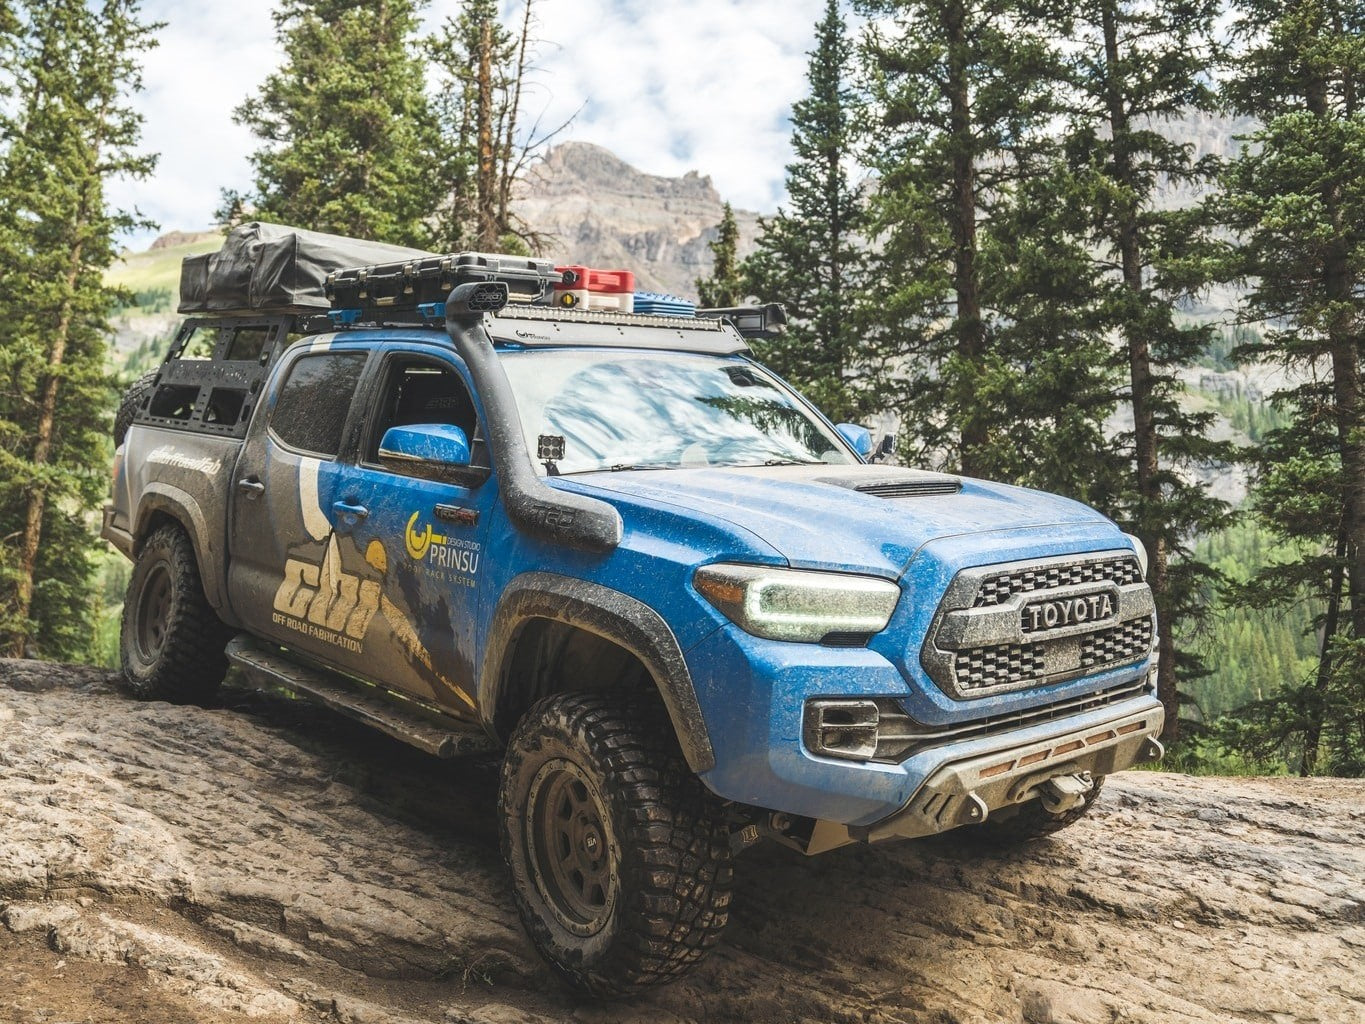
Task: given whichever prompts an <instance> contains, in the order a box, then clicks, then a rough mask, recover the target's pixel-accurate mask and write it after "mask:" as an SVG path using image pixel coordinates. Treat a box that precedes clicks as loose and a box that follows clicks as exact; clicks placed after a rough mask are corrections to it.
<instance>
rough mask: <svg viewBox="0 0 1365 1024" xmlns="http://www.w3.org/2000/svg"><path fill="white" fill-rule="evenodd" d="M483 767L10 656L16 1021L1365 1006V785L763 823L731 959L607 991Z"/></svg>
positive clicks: (9, 884) (4, 769)
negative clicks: (999, 830)
mask: <svg viewBox="0 0 1365 1024" xmlns="http://www.w3.org/2000/svg"><path fill="white" fill-rule="evenodd" d="M496 784H497V766H496V764H495V763H492V762H464V763H443V762H440V761H437V760H435V759H432V758H428V757H426V756H424V755H421V754H419V753H417V752H414V751H410V750H408V749H406V748H404V747H402V746H400V745H398V744H396V743H394V742H392V741H390V740H388V739H387V738H385V737H382V736H377V735H375V734H372V733H369V732H367V731H365V730H364V729H362V728H361V727H359V726H355V725H353V724H351V723H349V722H346V721H344V720H341V719H337V718H335V717H332V716H330V715H329V714H327V713H325V712H323V711H321V710H319V709H315V708H313V707H312V706H309V705H304V704H300V703H297V702H294V701H289V700H287V699H284V698H280V697H267V696H263V695H259V694H255V693H253V692H251V691H247V690H244V689H236V688H234V687H232V686H231V685H229V686H228V687H227V688H226V689H225V690H224V694H223V699H222V702H221V706H219V707H216V708H212V709H204V708H195V707H176V706H172V705H169V704H163V703H149V704H143V703H137V702H135V701H132V700H130V699H128V698H127V697H126V696H124V695H123V694H122V693H120V692H119V690H118V688H117V686H116V685H115V683H114V680H113V679H112V677H110V676H109V675H108V674H107V673H103V672H99V671H97V670H92V669H86V668H74V667H67V666H52V665H39V664H36V663H32V662H0V822H3V823H4V832H3V834H2V835H0V924H2V925H3V927H0V976H4V977H6V978H8V979H9V982H10V983H9V986H8V988H6V987H4V986H0V1021H3V1022H5V1024H30V1022H35V1024H36V1022H38V1021H50V1020H66V1019H77V1018H78V1019H82V1020H90V1021H111V1022H112V1021H125V1020H126V1021H138V1022H145V1024H158V1022H162V1021H164V1022H167V1024H169V1022H172V1021H174V1022H177V1024H178V1022H182V1021H203V1022H213V1024H217V1022H220V1021H234V1020H252V1021H259V1022H264V1024H272V1022H275V1021H295V1020H320V1019H321V1020H333V1021H338V1022H357V1024H358V1022H394V1024H404V1022H433V1024H434V1022H455V1021H459V1022H471V1024H472V1022H495V1021H496V1022H507V1024H513V1022H516V1024H538V1022H542V1021H560V1020H568V1019H572V1020H575V1021H582V1022H601V1024H607V1022H616V1021H635V1020H639V1021H669V1022H684V1021H698V1022H702V1021H706V1022H711V1021H754V1022H774V1024H776V1022H778V1021H782V1022H786V1021H838V1022H845V1021H846V1022H854V1021H857V1022H887V1024H890V1022H906V1024H909V1022H921V1021H924V1022H929V1021H932V1022H942V1024H947V1022H953V1024H1001V1022H1007V1024H1100V1022H1104V1024H1113V1022H1144V1021H1151V1022H1176V1024H1180V1022H1191V1024H1193V1022H1210V1024H1212V1022H1224V1021H1247V1022H1251V1021H1255V1022H1258V1024H1260V1022H1267V1021H1272V1022H1283V1024H1290V1022H1309V1021H1324V1022H1325V1021H1333V1022H1337V1021H1340V1022H1347V1021H1357V1020H1362V1021H1365V970H1362V967H1363V966H1365V889H1363V888H1362V885H1361V883H1362V880H1363V879H1365V782H1360V781H1344V780H1328V779H1313V780H1298V779H1203V778H1200V779H1196V778H1189V777H1185V776H1178V775H1164V774H1160V773H1153V772H1132V773H1126V774H1124V775H1123V776H1121V777H1118V778H1115V779H1113V780H1111V783H1110V785H1109V786H1107V787H1106V791H1105V796H1104V799H1103V800H1102V802H1101V803H1100V804H1099V805H1098V806H1097V807H1096V810H1095V812H1094V813H1093V815H1092V816H1091V817H1090V818H1089V819H1087V820H1086V821H1084V822H1082V823H1080V824H1079V825H1077V826H1075V827H1073V828H1072V829H1070V830H1068V831H1066V832H1065V833H1062V834H1061V835H1059V836H1057V837H1055V838H1052V839H1049V840H1046V841H1043V842H1040V843H1038V844H1036V845H1034V846H1032V847H1030V848H1028V849H1027V850H1024V851H1014V852H1009V853H1002V852H998V851H995V852H993V851H989V850H986V849H983V848H981V847H979V846H978V845H977V844H975V843H973V842H970V841H968V837H964V836H960V835H949V836H945V837H942V838H940V839H937V840H933V841H926V842H919V843H904V844H899V845H894V846H886V847H880V848H874V849H869V848H862V847H853V848H846V849H844V850H840V851H837V852H835V853H832V854H828V855H826V856H824V857H820V858H814V859H805V858H802V857H799V856H797V855H796V854H793V853H790V852H788V851H785V850H781V849H776V848H770V849H769V848H759V849H756V850H753V851H750V852H749V853H748V854H746V855H745V857H744V858H743V859H742V860H741V862H740V864H739V870H738V892H737V895H736V898H735V902H734V911H733V914H732V918H731V925H730V929H729V931H728V932H727V935H726V939H725V941H724V942H723V944H722V946H721V948H720V949H719V950H718V951H717V952H716V954H715V955H713V956H712V957H711V959H710V960H708V961H707V962H706V963H705V964H704V965H703V966H702V968H701V969H700V970H699V971H698V972H697V973H695V974H694V975H692V976H691V977H690V978H688V979H687V980H685V981H683V982H681V983H678V984H675V985H673V986H671V987H668V988H664V989H660V990H656V991H653V992H649V993H646V994H644V995H642V996H640V997H639V998H638V999H635V1000H633V1001H629V1002H623V1003H614V1004H595V1003H592V1002H588V1001H584V1000H581V999H578V998H576V997H574V996H572V995H570V994H568V993H566V992H564V991H563V990H562V989H560V988H559V987H558V986H557V984H556V982H555V981H554V979H553V976H552V975H551V974H550V972H549V971H548V969H547V968H546V967H545V966H544V965H543V964H542V963H541V962H540V961H539V960H538V958H537V957H536V955H535V953H534V951H533V950H532V948H531V947H530V945H529V943H528V942H527V940H526V939H525V937H524V935H523V934H522V931H521V928H520V926H519V923H518V921H517V918H516V913H515V910H514V908H513V905H512V900H511V897H510V893H509V892H508V888H507V882H506V879H505V876H504V872H503V866H502V864H501V860H500V858H499V855H498V851H497V842H496V828H495V823H494V820H493V814H494V797H495V789H496Z"/></svg>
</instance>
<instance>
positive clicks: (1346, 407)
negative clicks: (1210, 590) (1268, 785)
mask: <svg viewBox="0 0 1365 1024" xmlns="http://www.w3.org/2000/svg"><path fill="white" fill-rule="evenodd" d="M1234 34H1235V38H1236V39H1237V41H1238V42H1239V43H1240V47H1241V52H1239V53H1238V54H1237V60H1236V62H1235V64H1234V65H1233V67H1234V69H1235V73H1234V75H1233V76H1232V78H1231V80H1230V81H1229V82H1228V84H1227V86H1226V91H1227V94H1228V96H1229V98H1230V100H1231V103H1232V105H1233V107H1234V109H1235V110H1236V111H1237V112H1238V113H1240V114H1244V115H1247V116H1249V117H1251V118H1254V119H1255V120H1256V121H1257V122H1258V123H1259V124H1260V125H1261V127H1260V128H1258V129H1257V130H1256V131H1254V132H1253V133H1252V134H1251V136H1250V137H1249V138H1248V139H1247V140H1246V143H1247V144H1246V145H1245V146H1244V147H1243V149H1242V150H1241V152H1240V154H1239V155H1238V157H1237V158H1236V159H1235V160H1234V161H1232V163H1231V164H1230V165H1229V166H1228V168H1227V169H1226V172H1225V174H1224V175H1223V178H1222V185H1223V190H1224V194H1223V195H1222V197H1221V198H1220V200H1219V203H1218V208H1219V210H1220V211H1221V213H1222V215H1223V218H1224V222H1225V223H1226V225H1227V227H1228V229H1229V230H1230V231H1231V232H1233V233H1234V234H1235V236H1236V238H1237V240H1238V243H1239V244H1238V245H1237V246H1236V247H1235V249H1234V250H1233V251H1232V252H1231V254H1230V257H1229V260H1228V265H1227V273H1228V275H1229V276H1230V277H1232V278H1234V279H1239V280H1244V281H1246V282H1248V284H1249V291H1248V294H1247V297H1246V299H1245V303H1244V308H1243V310H1242V314H1241V315H1242V319H1243V320H1244V321H1247V322H1255V323H1259V324H1261V325H1263V326H1262V329H1263V331H1264V342H1263V343H1262V344H1260V345H1254V346H1252V347H1251V352H1252V354H1255V355H1258V356H1261V357H1266V358H1272V359H1276V360H1278V361H1280V362H1282V363H1283V364H1285V365H1286V366H1288V367H1291V368H1294V369H1296V370H1297V371H1298V372H1299V375H1300V377H1301V378H1306V379H1307V381H1306V383H1303V384H1301V385H1299V386H1297V387H1294V388H1290V389H1287V390H1286V391H1284V392H1283V393H1281V394H1280V395H1278V396H1276V401H1277V402H1279V403H1280V404H1281V405H1283V406H1284V407H1285V408H1286V409H1288V410H1289V411H1290V412H1291V414H1292V417H1293V422H1292V424H1291V426H1290V427H1289V428H1287V429H1282V430H1276V431H1271V432H1270V433H1269V434H1268V436H1267V438H1266V440H1265V442H1264V444H1263V445H1262V447H1261V449H1260V452H1259V453H1258V461H1259V468H1260V471H1259V474H1258V479H1257V482H1256V484H1257V486H1256V491H1255V507H1256V511H1257V514H1258V515H1259V516H1260V517H1261V518H1262V519H1263V520H1264V521H1265V522H1266V523H1267V524H1268V525H1269V526H1270V527H1271V528H1272V529H1273V530H1274V531H1275V532H1276V533H1277V534H1279V535H1280V536H1281V537H1285V538H1292V539H1295V540H1297V541H1299V542H1301V543H1302V544H1305V545H1307V547H1308V549H1309V553H1307V554H1305V555H1304V556H1303V557H1301V558H1298V559H1296V560H1294V561H1292V562H1289V563H1287V564H1283V565H1272V566H1270V567H1268V568H1266V569H1265V570H1263V571H1262V572H1260V573H1259V574H1257V576H1256V577H1255V578H1253V580H1252V581H1251V583H1250V584H1249V585H1248V587H1247V589H1246V591H1245V592H1244V594H1243V596H1244V597H1245V598H1246V599H1247V600H1249V601H1253V602H1259V603H1263V604H1275V603H1279V604H1283V603H1288V602H1293V601H1296V600H1302V599H1303V597H1304V596H1312V597H1316V598H1318V599H1319V600H1321V601H1322V603H1323V606H1324V607H1325V613H1324V614H1323V616H1322V617H1321V619H1320V620H1319V626H1320V628H1321V630H1322V637H1323V639H1322V643H1321V645H1320V651H1319V658H1318V666H1317V669H1316V671H1315V672H1314V673H1313V675H1312V676H1311V678H1309V679H1308V680H1306V681H1304V682H1303V683H1302V684H1301V685H1298V686H1294V687H1290V688H1289V689H1287V690H1286V691H1284V692H1283V693H1282V694H1281V695H1279V697H1278V698H1276V699H1274V700H1272V701H1271V702H1270V703H1269V704H1268V705H1262V706H1261V707H1259V708H1252V709H1249V711H1248V713H1247V714H1246V715H1245V716H1244V718H1245V720H1246V721H1247V722H1249V723H1250V725H1251V728H1250V730H1249V731H1248V732H1247V733H1246V734H1245V735H1244V736H1243V737H1242V738H1243V739H1244V740H1245V741H1247V742H1252V743H1255V742H1291V743H1299V744H1301V750H1302V754H1301V758H1300V763H1299V768H1300V771H1301V772H1302V773H1303V774H1305V775H1307V774H1311V773H1312V772H1314V771H1316V770H1318V768H1319V765H1320V761H1319V758H1320V757H1321V756H1322V755H1323V754H1324V753H1325V754H1326V759H1327V764H1326V768H1327V769H1328V770H1329V771H1331V772H1333V773H1338V774H1357V775H1358V774H1362V773H1365V407H1363V406H1362V394H1361V387H1362V370H1361V358H1362V346H1363V345H1365V306H1362V304H1361V301H1360V297H1361V295H1362V294H1365V110H1362V107H1361V95H1360V93H1361V88H1362V85H1363V84H1365V8H1362V7H1361V5H1360V4H1359V3H1356V2H1353V0H1351V2H1347V0H1296V2H1292V3H1281V2H1271V0H1244V2H1243V3H1242V4H1241V16H1240V18H1239V20H1238V21H1237V23H1236V25H1235V29H1234Z"/></svg>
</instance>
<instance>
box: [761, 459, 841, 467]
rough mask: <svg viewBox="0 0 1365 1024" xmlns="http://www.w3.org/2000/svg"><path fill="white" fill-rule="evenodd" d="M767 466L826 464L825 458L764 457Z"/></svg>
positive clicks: (764, 463)
mask: <svg viewBox="0 0 1365 1024" xmlns="http://www.w3.org/2000/svg"><path fill="white" fill-rule="evenodd" d="M763 465H765V466H826V465H828V463H827V462H825V460H824V459H764V460H763Z"/></svg>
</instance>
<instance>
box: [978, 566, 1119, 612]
mask: <svg viewBox="0 0 1365 1024" xmlns="http://www.w3.org/2000/svg"><path fill="white" fill-rule="evenodd" d="M1102 582H1107V583H1117V584H1118V585H1119V586H1121V587H1125V586H1129V585H1130V584H1133V583H1140V582H1142V568H1141V567H1140V566H1139V565H1138V560H1137V559H1136V558H1134V557H1132V556H1131V555H1129V556H1128V557H1127V558H1107V559H1104V560H1102V561H1094V562H1073V563H1072V564H1070V565H1052V566H1046V567H1043V566H1039V567H1037V568H1032V569H1019V570H1016V571H1015V572H1006V573H1000V574H999V575H997V576H992V577H990V578H989V579H986V580H984V581H983V582H982V584H981V589H980V590H978V591H977V594H976V601H975V602H974V603H973V605H972V606H973V607H974V608H989V607H990V606H992V605H997V604H1001V603H1003V602H1005V601H1008V600H1009V599H1010V598H1011V597H1013V596H1014V595H1015V594H1031V593H1033V591H1035V590H1056V589H1057V588H1058V587H1074V586H1078V585H1080V584H1082V583H1102Z"/></svg>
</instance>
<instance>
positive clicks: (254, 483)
mask: <svg viewBox="0 0 1365 1024" xmlns="http://www.w3.org/2000/svg"><path fill="white" fill-rule="evenodd" d="M237 490H239V491H241V492H242V493H243V494H245V495H246V496H247V497H248V498H259V497H260V496H261V495H262V494H264V493H265V484H263V483H261V482H260V481H259V480H257V479H256V478H255V477H254V476H249V477H247V478H246V479H244V480H238V481H237Z"/></svg>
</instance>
